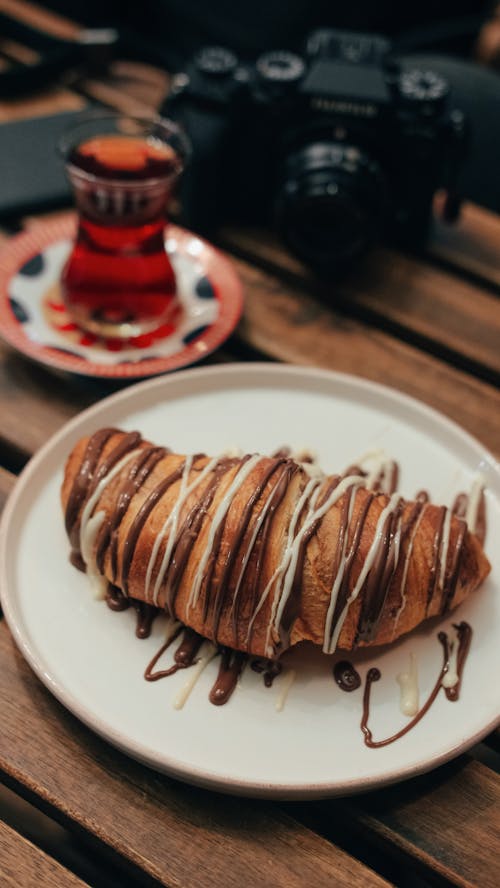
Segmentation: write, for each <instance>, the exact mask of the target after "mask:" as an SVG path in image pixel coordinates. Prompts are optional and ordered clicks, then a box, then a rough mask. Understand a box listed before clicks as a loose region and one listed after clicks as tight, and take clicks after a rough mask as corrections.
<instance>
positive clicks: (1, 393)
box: [0, 345, 110, 467]
mask: <svg viewBox="0 0 500 888" xmlns="http://www.w3.org/2000/svg"><path fill="white" fill-rule="evenodd" d="M109 391H110V389H109V387H105V386H103V385H101V384H100V383H95V382H93V381H92V380H84V379H80V378H73V379H72V378H71V377H69V376H63V375H62V374H59V375H58V374H55V373H53V372H51V371H50V370H47V369H45V368H44V367H41V366H38V365H37V364H35V363H33V362H31V361H28V360H27V359H25V358H23V357H21V356H20V355H18V354H17V353H16V352H14V351H13V349H10V348H8V347H7V346H4V345H0V417H1V422H0V454H1V450H2V449H3V450H4V452H5V451H6V450H7V451H10V450H12V451H14V453H15V455H16V467H19V466H20V464H21V463H22V461H23V460H26V459H27V458H28V457H29V456H31V454H32V453H33V452H34V451H35V450H37V449H38V447H40V446H41V444H42V443H43V442H44V441H45V440H46V439H47V437H48V436H50V435H51V434H52V433H53V432H54V431H56V430H57V429H58V428H60V426H62V425H63V424H64V423H65V422H66V421H67V420H68V419H70V418H71V417H72V416H74V415H75V413H77V412H78V411H79V410H82V409H83V408H84V407H86V406H88V405H89V404H92V403H94V402H95V401H97V400H99V398H101V397H102V395H103V394H105V393H107V392H109ZM17 456H18V457H19V458H17ZM19 460H20V461H21V463H20V462H19Z"/></svg>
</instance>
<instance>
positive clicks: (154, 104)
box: [77, 60, 170, 115]
mask: <svg viewBox="0 0 500 888" xmlns="http://www.w3.org/2000/svg"><path fill="white" fill-rule="evenodd" d="M169 84H170V77H169V75H168V74H167V73H166V72H165V71H160V69H159V68H154V67H153V66H152V65H146V64H142V63H139V62H129V61H119V60H118V61H116V62H113V63H112V65H111V67H110V73H109V76H108V77H107V78H106V79H105V80H96V79H94V78H90V77H86V78H85V79H83V80H81V81H79V82H78V84H77V85H78V89H79V90H80V91H81V92H82V93H84V94H85V95H86V96H88V97H89V98H91V99H93V100H94V101H96V102H101V103H102V104H103V105H109V106H110V107H111V108H115V109H116V110H117V111H122V112H123V113H124V114H138V115H140V114H144V112H145V111H157V110H158V108H159V107H160V105H161V104H162V102H163V101H164V99H165V97H166V95H167V92H168V89H169Z"/></svg>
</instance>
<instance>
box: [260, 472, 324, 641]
mask: <svg viewBox="0 0 500 888" xmlns="http://www.w3.org/2000/svg"><path fill="white" fill-rule="evenodd" d="M321 483H322V479H320V478H311V479H310V480H309V481H308V482H307V484H306V486H305V487H304V490H303V491H302V493H301V495H300V497H299V499H298V500H297V503H296V504H295V509H294V511H293V514H292V516H291V518H290V523H289V525H288V532H287V537H286V543H285V547H284V549H283V553H282V557H281V561H280V563H279V564H278V566H277V568H276V570H275V571H274V573H273V575H272V577H271V579H270V580H269V582H268V584H267V586H266V587H265V589H264V591H263V593H262V595H261V597H260V600H259V602H258V604H257V607H256V608H255V611H254V612H253V615H252V618H251V620H250V622H249V624H248V631H247V637H246V643H247V644H248V643H249V640H250V636H251V634H252V629H253V624H254V622H255V619H256V617H257V614H258V613H259V611H260V610H261V608H262V606H263V604H264V602H265V601H266V600H267V596H268V595H269V592H270V590H271V589H272V587H273V585H274V583H275V582H276V581H277V580H278V579H281V577H282V575H283V573H284V571H285V570H286V566H287V564H288V563H289V556H290V552H291V548H292V545H293V540H294V536H295V529H296V526H297V521H298V520H299V516H300V514H301V512H302V509H303V508H304V507H305V505H306V503H307V501H308V500H309V506H308V508H309V511H308V517H309V515H310V514H311V511H312V509H313V508H314V505H315V503H316V499H317V497H318V494H319V488H320V485H321ZM277 602H278V598H277V596H276V595H275V597H274V601H273V607H272V611H271V619H270V621H269V626H268V631H267V642H266V644H267V646H268V647H269V637H270V633H271V627H272V622H273V618H274V615H275V613H276V607H277Z"/></svg>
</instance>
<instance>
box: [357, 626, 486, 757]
mask: <svg viewBox="0 0 500 888" xmlns="http://www.w3.org/2000/svg"><path fill="white" fill-rule="evenodd" d="M454 628H455V629H456V631H457V641H456V642H455V644H458V654H457V676H458V681H457V683H456V684H455V685H453V687H450V688H443V690H444V692H445V694H446V697H447V699H448V700H450V701H452V702H456V701H457V700H458V698H459V695H460V685H461V682H462V674H463V669H464V665H465V660H466V658H467V654H468V652H469V648H470V642H471V638H472V629H471V627H470V626H469V624H468V623H465V622H462V623H460V624H459V625H455V626H454ZM438 639H439V641H440V643H441V646H442V648H443V664H442V666H441V670H440V672H439V675H438V677H437V679H436V683H435V685H434V687H433V688H432V690H431V692H430V694H429V696H428V697H427V700H426V701H425V703H424V705H423V706H422V707H421V708H420V709H419V711H418V712H417V714H416V715H415V716H414V718H412V719H411V721H409V722H408V723H407V724H406V725H405V726H404V728H401V730H400V731H397V733H395V734H392V735H391V736H390V737H386V738H385V739H384V740H374V739H373V735H372V732H371V730H370V728H369V727H368V720H369V718H370V698H371V688H372V685H373V683H374V682H377V681H379V679H380V677H381V673H380V670H379V669H377V668H376V667H372V668H371V669H369V670H368V673H367V675H366V681H365V688H364V692H363V717H362V719H361V730H362V732H363V734H364V740H365V744H366V746H369V747H370V748H371V749H379V748H380V747H382V746H388V745H389V744H390V743H394V742H395V741H396V740H399V739H400V737H404V735H405V734H407V733H408V732H409V731H411V729H412V728H414V727H415V725H417V724H418V722H419V721H421V719H422V718H423V717H424V715H425V714H426V712H428V711H429V709H430V708H431V706H432V704H433V703H434V700H435V699H436V697H437V695H438V694H439V691H440V689H441V687H442V682H443V678H444V676H445V675H446V673H447V672H448V670H449V668H450V644H449V640H448V636H447V634H446V632H439V633H438Z"/></svg>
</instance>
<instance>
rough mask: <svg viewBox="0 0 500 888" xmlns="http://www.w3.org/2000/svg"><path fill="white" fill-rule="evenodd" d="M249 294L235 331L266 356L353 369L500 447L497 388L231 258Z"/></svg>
mask: <svg viewBox="0 0 500 888" xmlns="http://www.w3.org/2000/svg"><path fill="white" fill-rule="evenodd" d="M236 267H237V269H238V271H239V272H240V274H241V276H242V278H243V280H244V283H245V293H246V307H245V314H244V319H243V323H242V324H241V325H240V335H241V336H242V337H243V338H244V340H245V341H246V342H248V343H249V344H250V345H251V346H253V347H254V348H256V349H258V350H259V351H261V352H262V353H263V354H266V355H268V356H269V357H272V358H275V359H277V360H281V361H288V362H290V363H295V364H308V365H314V366H320V367H325V368H328V369H332V370H341V371H343V372H347V373H354V374H357V375H359V376H363V377H365V378H368V379H372V380H375V381H376V382H382V383H385V384H386V385H391V386H393V387H394V388H396V389H399V390H400V391H404V392H406V393H407V394H410V395H412V396H414V397H416V398H419V399H421V400H423V401H425V402H426V403H427V404H429V405H430V406H432V407H435V408H436V409H437V410H440V411H442V412H443V413H445V414H446V415H447V416H449V417H450V418H451V419H454V420H455V421H456V422H458V423H459V424H460V425H462V426H463V427H464V428H466V429H467V430H468V431H469V432H471V433H472V434H473V435H476V436H477V437H478V438H479V439H480V440H481V441H482V442H483V443H484V444H485V445H486V446H487V447H489V448H490V449H491V450H493V451H494V452H495V453H496V454H499V453H500V423H499V416H500V393H499V392H498V390H496V389H495V388H493V387H492V386H489V385H487V384H486V383H482V382H480V381H479V380H476V379H474V378H473V377H472V376H469V375H468V374H466V373H463V372H462V371H459V370H456V369H453V368H452V367H450V366H448V365H447V364H445V363H444V362H442V361H440V360H438V359H436V358H434V357H430V356H429V355H426V354H424V353H422V352H421V351H419V350H418V349H416V348H413V347H412V346H409V345H406V344H405V343H402V342H400V341H399V340H397V339H396V338H393V337H392V336H390V335H388V334H386V333H383V332H381V331H378V330H374V329H372V328H370V327H367V326H364V325H363V324H361V323H359V322H358V321H355V320H352V319H348V318H345V317H343V316H342V315H340V314H336V313H335V312H334V311H333V310H332V309H331V308H327V307H326V306H325V305H324V304H323V303H320V302H318V301H315V300H314V299H312V298H311V297H309V296H307V295H306V294H305V292H304V289H303V288H301V287H299V286H295V287H294V286H292V285H289V284H285V283H283V281H282V280H280V278H279V277H278V276H275V275H272V274H270V273H268V272H264V271H262V270H260V269H258V268H256V267H254V266H251V265H250V264H248V263H247V262H243V261H241V260H238V261H236Z"/></svg>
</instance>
